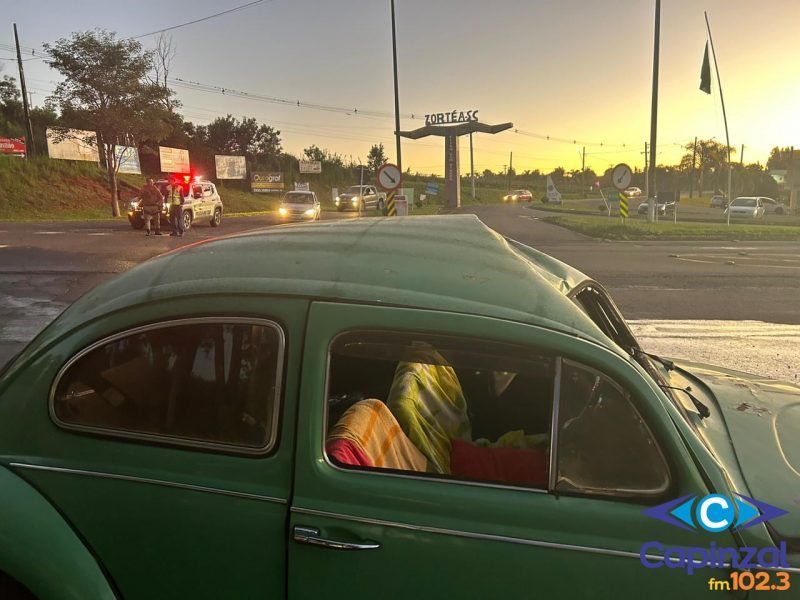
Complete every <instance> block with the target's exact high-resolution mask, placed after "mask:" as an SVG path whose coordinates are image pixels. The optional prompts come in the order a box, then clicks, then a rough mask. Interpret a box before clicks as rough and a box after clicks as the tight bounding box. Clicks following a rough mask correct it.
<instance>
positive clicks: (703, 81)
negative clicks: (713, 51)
mask: <svg viewBox="0 0 800 600" xmlns="http://www.w3.org/2000/svg"><path fill="white" fill-rule="evenodd" d="M700 89H701V90H702V91H704V92H705V93H706V94H710V93H711V63H710V62H708V42H706V53H705V54H704V55H703V68H702V69H700Z"/></svg>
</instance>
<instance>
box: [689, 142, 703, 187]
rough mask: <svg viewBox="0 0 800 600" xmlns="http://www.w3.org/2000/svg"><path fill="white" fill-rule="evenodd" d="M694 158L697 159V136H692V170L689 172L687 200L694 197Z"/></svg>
mask: <svg viewBox="0 0 800 600" xmlns="http://www.w3.org/2000/svg"><path fill="white" fill-rule="evenodd" d="M696 158H697V136H694V146H692V170H691V171H690V174H689V198H692V197H693V195H694V164H695V162H694V161H695V159H696ZM701 195H702V192H701Z"/></svg>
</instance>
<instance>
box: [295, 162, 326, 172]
mask: <svg viewBox="0 0 800 600" xmlns="http://www.w3.org/2000/svg"><path fill="white" fill-rule="evenodd" d="M300 172H301V173H322V163H321V162H320V161H318V160H301V161H300Z"/></svg>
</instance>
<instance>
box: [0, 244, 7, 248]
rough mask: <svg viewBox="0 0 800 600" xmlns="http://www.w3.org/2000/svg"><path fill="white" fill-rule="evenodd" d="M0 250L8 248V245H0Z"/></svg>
mask: <svg viewBox="0 0 800 600" xmlns="http://www.w3.org/2000/svg"><path fill="white" fill-rule="evenodd" d="M0 248H8V244H0Z"/></svg>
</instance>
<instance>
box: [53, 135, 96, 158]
mask: <svg viewBox="0 0 800 600" xmlns="http://www.w3.org/2000/svg"><path fill="white" fill-rule="evenodd" d="M46 135H47V153H48V154H49V155H50V158H55V159H58V160H86V161H90V162H96V163H99V162H100V154H99V153H98V152H97V138H96V136H95V134H94V132H92V131H84V130H82V129H65V130H55V129H51V128H49V127H48V128H47V131H46Z"/></svg>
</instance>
